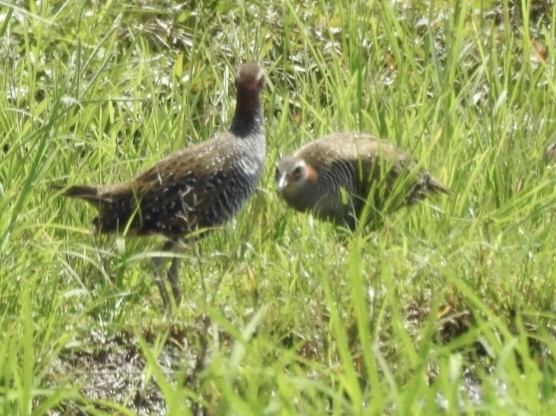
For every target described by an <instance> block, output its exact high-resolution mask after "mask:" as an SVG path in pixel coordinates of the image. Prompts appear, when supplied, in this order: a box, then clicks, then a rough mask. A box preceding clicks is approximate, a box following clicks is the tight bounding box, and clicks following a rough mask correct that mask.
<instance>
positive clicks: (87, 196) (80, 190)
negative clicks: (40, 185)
mask: <svg viewBox="0 0 556 416" xmlns="http://www.w3.org/2000/svg"><path fill="white" fill-rule="evenodd" d="M51 189H53V190H57V191H60V190H61V191H62V195H64V196H68V197H70V198H79V199H83V200H85V201H87V202H88V203H89V204H91V205H93V206H94V207H95V208H97V209H98V210H100V206H101V204H102V203H105V202H107V201H106V200H105V199H106V198H105V197H103V195H102V193H101V192H100V189H99V188H96V187H94V186H87V185H73V186H70V187H69V188H66V187H65V186H64V185H53V186H51Z"/></svg>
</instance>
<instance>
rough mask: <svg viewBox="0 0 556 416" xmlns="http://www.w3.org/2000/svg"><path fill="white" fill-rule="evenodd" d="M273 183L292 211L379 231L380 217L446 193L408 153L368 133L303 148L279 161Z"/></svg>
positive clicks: (335, 137) (333, 136)
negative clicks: (363, 225) (365, 226)
mask: <svg viewBox="0 0 556 416" xmlns="http://www.w3.org/2000/svg"><path fill="white" fill-rule="evenodd" d="M275 181H276V189H277V192H278V194H279V195H280V196H281V197H282V198H283V199H284V200H285V201H286V203H287V204H288V205H289V206H290V207H292V208H293V209H295V210H297V211H300V212H311V213H313V214H314V215H315V216H316V217H317V218H319V219H321V220H324V221H330V222H333V223H335V224H336V225H339V226H342V227H346V228H348V229H351V230H353V229H355V228H356V226H357V224H358V222H361V221H362V222H364V223H365V224H371V227H373V228H378V227H379V226H380V224H381V223H382V217H383V215H384V213H385V212H392V211H395V210H397V209H399V208H401V207H403V206H409V205H413V204H415V203H416V202H418V201H420V200H422V199H424V198H425V197H427V196H429V195H431V194H435V193H443V194H450V190H449V189H448V187H447V186H446V185H444V184H442V183H441V182H440V181H438V180H437V179H435V178H433V177H432V176H431V175H430V174H429V173H428V172H426V171H425V170H423V169H420V168H418V165H417V163H416V162H415V161H414V160H413V159H412V158H411V157H410V155H409V154H408V153H406V152H405V151H403V150H401V149H399V148H397V147H396V146H394V145H392V144H390V143H388V142H386V141H383V140H380V139H377V138H376V137H375V136H373V135H371V134H367V133H334V134H330V135H328V136H325V137H322V138H320V139H317V140H315V141H313V142H310V143H308V144H306V145H305V146H303V147H301V148H300V149H298V150H297V151H295V152H294V153H293V154H292V155H289V156H285V157H283V158H281V159H280V160H279V161H278V163H277V164H276V178H275ZM362 215H365V218H364V219H362V218H360V217H361V216H362ZM360 220H361V221H360Z"/></svg>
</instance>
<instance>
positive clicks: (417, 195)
mask: <svg viewBox="0 0 556 416" xmlns="http://www.w3.org/2000/svg"><path fill="white" fill-rule="evenodd" d="M438 193H443V194H447V195H451V194H452V192H451V191H450V189H449V188H448V187H447V186H446V185H444V184H443V183H442V182H440V181H438V180H436V179H434V178H433V177H432V176H431V175H429V174H428V173H424V174H423V175H422V176H421V178H420V179H419V180H417V181H416V182H415V183H414V184H413V186H412V187H411V189H410V190H409V193H408V194H407V196H406V201H405V202H406V204H407V205H413V204H415V203H416V202H418V201H421V200H423V199H425V198H427V197H429V196H431V195H434V194H438Z"/></svg>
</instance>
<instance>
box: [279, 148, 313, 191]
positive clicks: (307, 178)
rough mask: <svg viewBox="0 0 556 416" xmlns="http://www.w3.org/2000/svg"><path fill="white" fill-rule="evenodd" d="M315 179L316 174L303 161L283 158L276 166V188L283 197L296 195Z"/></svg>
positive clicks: (294, 158)
mask: <svg viewBox="0 0 556 416" xmlns="http://www.w3.org/2000/svg"><path fill="white" fill-rule="evenodd" d="M316 179H317V172H316V171H315V169H313V167H311V166H310V165H309V164H308V163H307V162H306V161H305V160H304V159H300V158H296V157H285V158H283V159H281V160H280V161H279V162H278V163H277V164H276V188H277V191H278V193H279V194H281V195H283V196H286V197H287V196H293V195H296V194H298V193H299V192H300V191H301V190H303V189H304V187H305V186H306V185H307V184H309V183H311V182H314V181H316Z"/></svg>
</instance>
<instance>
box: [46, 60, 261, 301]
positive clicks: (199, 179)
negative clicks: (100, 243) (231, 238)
mask: <svg viewBox="0 0 556 416" xmlns="http://www.w3.org/2000/svg"><path fill="white" fill-rule="evenodd" d="M235 85H236V107H235V113H234V117H233V120H232V122H231V125H230V127H229V129H228V130H226V131H224V132H221V133H218V134H216V135H215V136H214V137H213V138H212V139H210V140H207V141H205V142H201V143H199V144H196V145H193V146H190V147H187V148H186V149H184V150H181V151H178V152H176V153H173V154H171V155H169V156H166V157H165V158H163V159H161V160H160V161H159V162H158V163H156V164H155V165H154V166H152V167H151V168H149V169H147V170H146V171H144V172H142V173H140V174H138V175H137V176H135V177H134V178H132V179H131V180H129V181H125V182H121V183H117V184H114V185H100V186H88V185H73V186H70V187H66V186H55V189H59V190H61V195H63V196H67V197H72V198H79V199H82V200H85V201H87V202H88V203H90V204H91V205H92V206H93V207H94V208H96V210H97V211H98V216H97V217H96V218H94V220H93V225H94V233H95V234H110V233H116V232H120V233H121V232H123V231H126V235H129V236H146V235H160V236H162V237H163V238H164V239H165V242H164V244H163V245H162V248H161V251H162V252H175V251H179V250H180V249H182V248H184V247H187V246H188V244H190V243H191V242H193V241H195V240H198V239H200V238H202V237H204V236H205V235H207V234H208V233H210V231H212V230H214V229H215V228H217V227H219V226H221V225H223V224H224V223H226V222H227V221H228V220H230V219H231V218H233V217H234V216H235V215H236V214H237V213H238V211H239V210H240V209H241V208H242V207H243V206H244V205H245V203H246V202H247V201H248V199H249V198H250V197H251V195H252V194H253V192H254V191H255V188H256V186H257V184H258V181H259V179H260V177H261V174H262V172H263V162H264V158H265V153H266V139H265V128H264V114H263V109H262V103H261V101H262V99H261V93H262V90H263V87H264V85H265V76H264V69H263V68H262V66H261V65H259V64H257V63H246V64H243V65H241V66H240V67H239V69H238V73H237V77H236V81H235ZM165 257H168V255H166V256H165ZM165 257H161V256H160V257H156V258H155V259H154V260H153V263H154V265H155V273H156V275H155V282H156V284H157V286H158V288H159V290H160V294H161V296H162V301H163V303H164V307H165V308H166V309H168V308H169V306H170V302H171V300H170V296H169V294H168V291H167V289H166V286H165V283H164V281H163V279H162V278H161V277H160V274H159V270H160V266H161V264H162V262H163V260H164V258H165ZM180 264H181V258H180V257H176V256H174V257H173V259H172V263H171V265H170V267H169V269H168V273H167V279H168V281H169V284H170V287H171V289H172V294H173V296H174V301H175V304H176V305H178V304H179V303H180V301H181V299H182V291H181V287H180V284H179V281H178V273H179V268H180Z"/></svg>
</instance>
